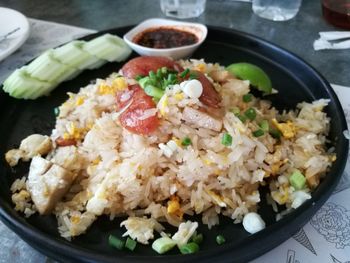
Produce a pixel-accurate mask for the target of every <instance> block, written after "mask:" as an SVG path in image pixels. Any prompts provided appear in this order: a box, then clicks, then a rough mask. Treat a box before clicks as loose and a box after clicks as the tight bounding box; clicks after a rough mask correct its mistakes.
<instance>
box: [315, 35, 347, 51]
mask: <svg viewBox="0 0 350 263" xmlns="http://www.w3.org/2000/svg"><path fill="white" fill-rule="evenodd" d="M319 35H320V38H319V39H317V40H315V42H314V49H315V50H316V51H317V50H322V49H347V48H350V32H349V31H328V32H320V33H319Z"/></svg>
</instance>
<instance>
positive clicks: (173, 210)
mask: <svg viewBox="0 0 350 263" xmlns="http://www.w3.org/2000/svg"><path fill="white" fill-rule="evenodd" d="M167 213H168V214H170V215H177V216H179V217H180V218H182V216H183V212H182V211H181V206H180V202H179V198H178V197H177V196H172V197H171V198H170V201H168V208H167Z"/></svg>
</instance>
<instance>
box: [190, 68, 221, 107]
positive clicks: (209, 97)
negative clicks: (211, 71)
mask: <svg viewBox="0 0 350 263" xmlns="http://www.w3.org/2000/svg"><path fill="white" fill-rule="evenodd" d="M191 73H192V74H194V75H195V76H196V79H198V80H199V81H200V83H201V84H202V86H203V92H202V95H201V96H200V97H199V100H200V101H201V102H202V103H203V104H205V105H206V106H208V107H213V108H219V107H220V102H221V97H220V95H219V93H218V92H217V91H216V90H215V88H214V85H213V84H212V83H211V82H210V80H209V79H208V78H207V77H206V76H205V75H204V74H203V73H202V72H200V71H196V70H191Z"/></svg>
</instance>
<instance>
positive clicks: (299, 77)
mask: <svg viewBox="0 0 350 263" xmlns="http://www.w3.org/2000/svg"><path fill="white" fill-rule="evenodd" d="M129 29H130V27H124V28H119V29H113V30H109V31H107V32H109V33H112V34H117V35H119V36H122V35H123V34H124V33H125V32H127V31H128V30H129ZM103 33H105V32H100V33H97V34H95V35H91V36H88V37H85V38H84V39H86V40H87V39H90V38H93V37H95V36H97V35H100V34H103ZM133 55H134V56H135V54H133ZM193 57H194V58H205V59H206V61H207V62H220V63H221V64H223V65H229V64H231V63H234V62H243V61H245V62H250V63H253V64H256V65H258V66H260V67H262V68H263V69H264V70H265V71H266V72H267V73H268V75H269V76H270V77H271V79H272V83H273V86H274V87H275V88H276V89H278V90H279V94H277V95H273V96H270V98H269V99H271V100H272V102H273V104H274V105H275V106H276V107H277V108H278V109H288V108H294V107H295V106H296V104H297V103H298V102H301V101H309V102H311V101H312V100H315V99H320V98H326V99H330V100H331V103H330V104H329V106H328V107H327V108H326V111H327V114H328V115H329V116H330V117H331V129H330V134H329V140H330V142H331V144H332V145H333V146H334V147H335V152H336V154H337V160H336V161H335V162H334V164H333V166H332V168H331V169H330V171H329V173H328V174H327V176H326V177H325V179H324V180H323V181H322V183H321V184H320V185H319V187H318V188H317V189H316V191H315V192H314V193H313V194H312V199H311V200H309V201H307V202H306V203H304V204H303V205H302V206H301V207H300V208H298V209H297V210H296V211H294V212H293V213H291V214H289V215H288V216H286V217H285V218H283V219H282V220H280V221H278V222H275V221H274V217H275V214H274V213H273V212H272V210H271V208H270V207H269V206H267V205H266V202H265V201H263V202H262V203H261V205H260V209H259V213H260V214H261V215H262V217H263V218H264V220H265V222H267V225H268V226H267V228H266V229H264V230H263V231H261V232H259V233H257V234H254V235H250V234H248V233H247V232H245V231H244V229H243V227H242V225H241V224H238V225H234V224H233V222H232V220H230V219H228V218H220V222H221V224H220V226H217V227H214V228H213V229H212V230H210V231H209V230H208V229H207V227H205V226H202V225H201V226H200V230H199V231H200V232H202V233H204V236H205V241H204V242H203V244H202V245H201V250H200V252H199V253H197V254H194V255H189V256H187V255H186V256H185V255H179V252H178V251H177V250H176V249H174V250H173V251H172V252H171V253H170V254H168V255H164V256H160V255H157V254H156V253H155V252H154V251H153V250H152V249H151V247H150V246H143V245H138V247H137V248H136V250H135V251H134V252H132V253H131V252H130V251H126V250H125V251H118V250H115V249H112V248H110V247H109V246H108V244H107V239H108V235H109V234H110V233H113V234H116V235H118V236H120V235H121V234H122V232H123V231H124V230H121V229H119V223H120V221H121V220H115V221H113V222H110V221H109V220H108V219H107V218H100V219H98V220H97V222H95V223H94V224H93V226H92V227H91V228H90V229H89V230H88V232H87V234H85V235H82V236H79V237H77V238H75V239H74V240H73V241H72V242H68V241H66V240H65V239H63V238H61V237H60V236H59V234H58V232H57V223H56V219H55V217H54V216H38V215H34V216H32V217H30V218H29V219H25V218H24V217H23V216H22V215H21V214H18V213H17V212H15V211H14V209H13V204H12V203H11V194H10V190H9V189H10V186H11V183H12V182H13V181H14V180H15V179H16V178H20V177H22V176H23V175H26V174H27V172H28V164H20V165H19V166H18V167H16V168H15V169H14V170H11V169H10V168H9V167H8V165H6V164H5V161H4V158H3V156H4V153H5V152H6V151H7V150H9V149H12V148H14V147H15V146H18V144H19V142H20V141H21V140H22V139H23V138H25V137H26V136H27V135H30V134H32V133H44V134H50V131H51V129H52V128H53V127H54V119H55V118H54V113H53V108H54V107H56V106H58V105H60V104H61V103H62V102H63V101H64V100H66V98H67V96H66V92H67V91H73V92H77V91H78V89H79V87H82V86H85V85H87V84H88V83H89V82H90V80H93V79H95V78H97V77H100V78H103V77H106V76H107V75H109V74H110V73H111V72H113V71H116V70H118V69H119V68H120V67H121V65H122V64H117V63H110V64H108V65H106V66H104V67H102V68H100V69H98V70H93V71H85V72H83V73H82V74H81V75H79V76H78V77H77V78H75V79H74V80H71V81H69V82H65V83H63V84H61V85H60V86H59V87H58V88H56V90H55V91H54V92H53V93H52V94H51V96H49V97H45V98H40V99H37V100H35V101H24V100H16V99H13V98H10V97H9V96H8V95H7V94H4V93H3V92H2V91H1V93H0V105H1V111H0V123H1V131H0V156H1V166H0V169H1V170H0V216H1V220H2V221H3V222H4V223H5V224H6V225H7V226H8V227H10V228H11V229H12V230H13V231H15V232H16V233H17V234H18V235H19V236H21V237H22V238H23V239H24V240H25V241H27V242H28V243H29V244H30V245H31V246H33V247H34V248H36V249H38V250H39V251H41V252H42V253H44V254H46V255H48V256H50V257H52V258H55V259H57V260H59V261H72V262H78V261H81V262H95V261H98V262H127V261H128V262H130V261H132V262H150V260H152V261H153V262H169V263H170V262H181V261H193V260H198V261H199V260H200V261H201V262H214V261H215V262H227V261H230V262H232V261H235V262H246V261H248V260H251V259H253V258H255V257H257V256H259V255H261V254H263V253H265V252H266V251H268V250H270V249H272V248H274V247H275V246H277V245H279V244H281V243H282V242H283V241H284V240H286V239H288V238H289V237H290V236H291V235H292V234H294V233H295V232H296V231H297V230H298V229H299V228H300V227H302V226H303V225H304V224H305V223H306V222H307V221H308V220H309V219H310V218H311V216H312V215H313V214H315V212H316V211H317V210H318V209H319V208H320V207H321V205H322V204H323V203H324V202H325V201H326V200H327V199H328V197H329V196H330V194H331V193H332V191H333V189H334V187H335V186H336V184H337V182H338V180H339V178H340V177H341V175H342V172H343V170H344V166H345V163H346V157H347V153H348V142H347V140H345V139H344V137H343V136H342V131H343V130H345V129H346V122H345V118H344V113H343V111H342V108H341V106H340V103H339V101H338V99H337V97H336V95H335V93H334V92H333V90H332V89H331V87H330V86H329V83H328V82H327V81H326V80H325V79H324V78H323V77H322V76H320V74H319V73H317V72H316V71H315V70H314V69H313V68H312V67H311V66H309V65H308V64H306V63H305V62H304V61H302V60H301V59H300V58H298V57H296V56H295V55H293V54H291V53H289V52H287V51H285V50H283V49H281V48H279V47H277V46H275V45H273V44H271V43H268V42H266V41H264V40H261V39H259V38H257V37H254V36H251V35H248V34H245V33H242V32H238V31H233V30H228V29H223V28H216V27H209V35H208V38H207V40H206V41H205V42H204V44H203V45H202V46H201V47H200V48H199V49H198V50H197V51H196V52H195V54H194V55H193ZM218 234H223V235H224V236H225V238H226V243H225V244H224V245H222V246H218V245H217V244H216V243H215V237H216V235H218Z"/></svg>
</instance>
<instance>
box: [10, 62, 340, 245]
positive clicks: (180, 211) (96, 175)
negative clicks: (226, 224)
mask: <svg viewBox="0 0 350 263" xmlns="http://www.w3.org/2000/svg"><path fill="white" fill-rule="evenodd" d="M179 63H180V64H181V65H182V66H183V67H184V68H189V69H196V70H199V71H201V72H203V73H205V74H206V76H207V77H208V78H209V80H210V81H211V82H212V83H213V85H214V86H215V89H216V90H217V92H218V93H219V94H220V96H221V97H222V102H221V109H220V110H218V112H213V114H214V115H216V116H218V118H217V119H219V121H220V122H221V124H222V127H221V128H220V129H217V130H213V129H208V128H205V127H198V126H196V125H194V124H193V123H188V122H186V121H183V114H184V109H185V108H187V107H189V108H192V109H201V108H203V104H202V103H201V102H200V101H199V100H198V99H196V98H189V97H188V96H186V94H184V93H183V92H182V91H181V89H179V88H178V87H177V86H179V85H174V86H172V87H169V88H168V89H167V90H166V91H165V94H164V95H163V96H162V98H161V99H160V100H159V102H158V103H157V108H156V109H154V110H151V111H149V112H147V113H145V116H143V117H144V118H147V117H148V116H153V115H157V116H158V117H159V119H160V126H159V127H158V129H157V130H156V132H154V133H152V134H151V135H149V136H142V135H137V134H133V133H131V132H129V131H128V130H126V129H124V128H123V127H121V126H120V125H118V116H119V115H120V112H117V111H116V106H115V92H116V91H117V90H118V89H122V88H123V86H125V83H127V84H134V83H135V80H133V79H127V78H125V77H123V76H122V75H120V73H113V74H112V75H110V76H109V77H108V78H106V79H97V80H96V81H95V82H94V83H92V84H89V85H87V86H86V87H84V88H81V89H80V90H79V92H78V93H76V94H73V93H69V94H68V95H69V98H68V100H67V101H66V102H64V103H63V104H62V105H61V106H60V107H59V115H58V116H57V119H56V124H55V128H54V129H53V131H52V134H51V136H50V140H51V142H52V143H53V147H52V149H51V150H50V151H49V153H48V154H47V156H46V158H45V159H46V160H47V161H50V162H52V163H55V164H57V165H59V166H60V167H63V168H64V169H67V170H69V171H70V173H71V174H74V181H73V183H72V185H71V186H70V188H69V191H68V192H67V193H66V194H65V195H64V197H63V198H62V199H61V200H59V202H58V203H56V204H55V205H54V208H53V210H52V213H53V214H54V215H55V216H56V218H57V221H58V230H59V233H60V234H61V236H62V237H64V238H67V239H70V238H72V237H74V236H78V235H80V234H82V233H84V232H86V231H87V229H88V228H89V227H90V226H91V224H93V222H94V221H95V220H96V219H97V218H98V217H99V216H101V215H108V216H109V218H110V219H111V220H113V219H114V218H115V217H120V216H123V217H125V216H126V217H128V218H129V221H128V220H126V221H124V225H125V226H126V228H127V230H128V234H129V235H132V237H135V238H136V239H138V241H140V242H142V243H147V242H148V240H149V239H152V238H153V229H155V230H156V231H158V232H161V231H162V229H163V227H162V226H161V225H160V224H162V223H163V222H167V223H169V224H170V225H173V226H179V225H180V223H181V222H183V221H184V219H185V218H187V219H190V218H191V216H193V215H195V214H200V215H201V216H202V223H203V224H206V225H208V227H209V228H211V227H212V226H214V225H217V224H219V215H220V214H222V215H224V216H227V217H230V218H231V219H232V220H233V222H234V223H240V222H242V219H243V217H244V215H246V214H247V213H248V212H255V211H257V209H258V205H259V202H260V200H261V199H262V198H263V197H262V196H260V193H259V187H261V186H263V185H266V184H268V185H269V188H270V193H269V197H268V198H269V200H270V203H272V204H273V205H274V207H275V209H277V206H276V203H277V204H279V205H285V207H286V208H287V209H289V210H290V209H293V208H296V207H298V206H299V205H300V204H301V203H302V202H303V201H305V200H306V199H308V198H310V197H311V195H310V193H311V192H312V190H313V189H314V188H315V187H317V185H318V184H319V181H320V179H321V178H322V177H323V176H324V175H325V173H326V171H327V169H328V168H329V167H330V166H331V164H332V161H334V160H335V156H334V155H333V154H332V153H331V152H329V151H327V149H326V146H325V144H326V140H327V139H326V136H327V134H328V130H329V125H330V119H329V118H328V117H327V115H326V113H325V112H323V111H322V110H323V108H324V107H326V106H327V104H328V102H329V101H328V100H324V99H321V100H318V101H314V102H312V103H307V102H301V103H299V104H298V105H297V106H296V109H295V110H291V111H283V112H278V111H277V110H276V109H275V108H274V107H273V106H272V105H271V102H269V101H267V100H264V99H260V98H256V97H253V99H252V100H251V101H250V102H244V101H243V100H242V97H243V96H244V95H245V94H247V93H249V92H250V85H249V81H243V80H239V79H232V80H230V81H229V82H228V83H225V84H223V83H222V82H220V81H219V80H218V73H220V71H223V70H224V67H222V66H220V65H219V64H210V63H205V62H204V60H194V59H191V60H184V61H180V62H179ZM249 108H254V109H255V111H256V118H255V120H254V121H253V120H252V121H249V120H248V121H246V122H242V120H241V119H240V118H239V116H237V114H235V113H234V112H235V111H237V110H239V111H240V112H244V111H246V110H247V109H249ZM262 120H268V121H269V124H270V126H274V127H275V128H276V129H278V130H279V131H280V133H281V135H282V136H281V138H280V139H276V138H274V137H273V136H271V135H270V134H269V133H265V134H264V135H263V136H259V137H256V136H254V131H255V130H256V129H258V128H259V123H260V122H261V121H262ZM286 129H288V132H289V135H288V132H287V131H286ZM226 133H228V134H230V135H231V136H232V144H231V145H229V146H226V145H224V144H222V138H223V136H225V135H224V134H226ZM290 133H291V134H290ZM60 137H62V138H65V139H74V140H75V141H76V142H77V143H76V145H71V146H66V147H57V145H55V143H54V142H55V141H56V140H57V138H60ZM184 138H188V139H190V142H191V143H190V144H189V145H185V146H184V145H183V144H182V141H183V140H184ZM19 158H20V157H18V158H17V159H19ZM295 170H299V171H301V172H302V173H303V174H304V175H305V177H306V179H307V187H305V188H304V189H302V190H298V191H297V190H296V189H294V188H293V187H292V186H291V184H290V182H289V177H290V175H291V174H292V173H293V172H294V171H295ZM11 190H12V192H13V195H12V200H13V202H14V204H15V209H16V210H18V211H22V212H23V213H24V214H25V215H26V216H30V215H32V214H33V213H35V211H36V207H35V205H33V202H32V200H31V199H32V198H31V194H30V193H29V189H28V180H27V179H26V178H24V177H23V178H22V179H18V180H16V181H15V182H14V183H13V185H12V187H11ZM32 197H33V196H32ZM142 220H143V221H142ZM143 228H146V230H147V229H148V230H149V229H151V230H152V231H151V232H152V233H150V232H147V231H146V230H145V229H143ZM145 233H148V234H145Z"/></svg>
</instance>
